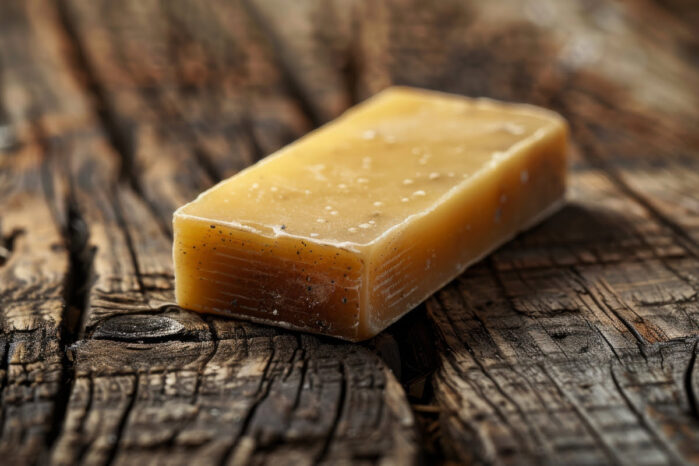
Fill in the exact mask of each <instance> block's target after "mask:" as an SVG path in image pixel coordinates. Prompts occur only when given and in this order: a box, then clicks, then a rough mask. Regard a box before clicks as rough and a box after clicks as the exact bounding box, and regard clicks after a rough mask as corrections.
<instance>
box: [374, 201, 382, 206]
mask: <svg viewBox="0 0 699 466" xmlns="http://www.w3.org/2000/svg"><path fill="white" fill-rule="evenodd" d="M382 205H383V202H381V201H375V202H374V207H381V206H382Z"/></svg>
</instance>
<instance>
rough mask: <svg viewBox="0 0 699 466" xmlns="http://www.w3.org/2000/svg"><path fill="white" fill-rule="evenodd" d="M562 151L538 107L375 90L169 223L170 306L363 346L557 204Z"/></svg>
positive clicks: (561, 124)
mask: <svg viewBox="0 0 699 466" xmlns="http://www.w3.org/2000/svg"><path fill="white" fill-rule="evenodd" d="M566 146H567V126H566V124H565V121H564V120H563V119H562V118H561V117H560V116H558V115H557V114H555V113H553V112H550V111H547V110H544V109H540V108H536V107H532V106H527V105H513V104H506V103H501V102H496V101H492V100H487V99H468V98H464V97H460V96H454V95H448V94H442V93H437V92H432V91H425V90H418V89H411V88H404V87H396V88H389V89H387V90H385V91H383V92H381V93H379V94H377V95H376V96H374V97H373V98H371V99H369V100H367V101H365V102H364V103H362V104H360V105H357V106H356V107H354V108H352V109H350V110H348V111H347V112H346V113H345V114H344V115H342V116H341V117H339V118H338V119H337V120H335V121H333V122H331V123H329V124H327V125H325V126H323V127H322V128H320V129H318V130H316V131H313V132H312V133H310V134H308V135H307V136H305V137H303V138H301V139H299V140H298V141H297V142H295V143H293V144H291V145H289V146H287V147H286V148H284V149H281V150H280V151H278V152H277V153H275V154H273V155H271V156H269V157H267V158H265V159H264V160H262V161H260V162H258V163H257V164H255V165H253V166H251V167H249V168H247V169H246V170H244V171H242V172H240V173H239V174H237V175H235V176H233V177H232V178H229V179H227V180H224V181H222V182H220V183H219V184H217V185H216V186H214V187H213V188H211V189H210V190H208V191H206V192H204V193H202V194H201V195H200V196H199V197H198V198H197V199H196V200H195V201H193V202H191V203H189V204H187V205H185V206H183V207H181V208H180V209H179V210H177V212H175V214H174V220H173V221H174V245H173V248H174V250H173V254H174V260H175V288H176V295H177V302H178V303H179V305H180V306H182V307H184V308H187V309H192V310H195V311H200V312H209V313H218V314H224V315H228V316H235V317H243V318H245V319H249V320H252V321H256V322H262V323H266V324H271V325H278V326H282V327H286V328H291V329H298V330H303V331H307V332H314V333H321V334H326V335H332V336H335V337H339V338H343V339H347V340H352V341H357V340H363V339H366V338H369V337H371V336H373V335H376V334H377V333H378V332H380V331H381V330H382V329H384V328H386V327H387V326H388V325H390V324H391V323H393V322H395V321H396V320H397V319H398V318H400V317H401V316H402V315H404V314H405V313H406V312H408V311H410V310H411V309H412V308H414V307H415V306H417V305H418V304H419V303H420V302H422V301H424V300H425V299H426V298H427V297H429V296H430V295H431V294H432V293H434V292H435V291H436V290H438V289H439V288H440V287H442V286H443V285H445V284H446V283H448V282H449V281H450V280H452V279H453V278H455V277H456V276H458V275H459V274H460V273H461V272H463V271H464V269H465V268H466V267H468V265H469V264H472V263H473V262H475V261H477V260H479V259H480V258H482V257H483V256H484V255H486V254H488V253H489V252H490V251H492V250H493V249H494V248H497V247H498V246H499V245H501V244H502V243H503V242H505V241H507V240H508V239H510V238H512V237H513V236H514V235H515V234H516V233H517V232H519V231H521V230H522V229H524V228H526V227H528V226H530V225H532V224H533V223H535V222H537V221H539V220H541V219H542V218H543V217H544V216H546V215H547V214H549V213H550V212H552V211H553V210H554V209H555V208H556V207H557V206H559V205H560V203H561V202H562V200H563V196H564V191H565V179H566V158H565V156H566Z"/></svg>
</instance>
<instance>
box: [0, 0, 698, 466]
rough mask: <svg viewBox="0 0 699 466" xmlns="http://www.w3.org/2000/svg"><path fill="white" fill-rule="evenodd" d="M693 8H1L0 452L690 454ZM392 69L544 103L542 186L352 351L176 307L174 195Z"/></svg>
mask: <svg viewBox="0 0 699 466" xmlns="http://www.w3.org/2000/svg"><path fill="white" fill-rule="evenodd" d="M696 19H697V15H696V9H695V8H694V7H693V5H692V3H691V2H683V1H679V0H670V1H667V0H663V1H660V0H658V1H652V0H625V1H621V2H602V1H597V0H595V1H585V2H582V1H580V2H554V1H541V2H537V3H533V4H532V3H530V2H517V1H514V0H505V1H501V2H477V1H466V2H463V1H457V0H445V1H440V2H421V1H417V0H380V1H371V2H369V1H359V0H353V1H339V0H338V1H328V2H319V1H313V0H303V1H300V2H283V1H278V0H232V1H223V0H216V1H213V2H206V3H201V2H193V1H188V0H176V1H168V2H165V1H155V0H149V1H140V0H139V1H136V0H128V1H125V2H108V1H106V0H100V1H87V0H61V1H60V2H57V3H53V2H49V1H47V0H30V1H27V2H22V1H19V0H9V1H5V2H2V3H0V43H2V46H1V47H0V315H1V317H2V333H1V334H0V355H1V356H2V359H0V360H1V361H2V364H1V365H0V382H1V388H2V393H1V396H2V398H1V399H2V417H1V418H0V428H1V430H0V454H2V455H3V456H2V457H3V458H4V459H7V460H8V462H9V463H12V464H30V463H37V462H38V463H42V464H73V463H87V464H114V463H118V464H133V463H137V462H144V463H167V464H171V463H178V464H179V463H181V464H211V463H218V464H262V463H284V464H299V463H301V464H310V463H362V464H363V463H389V464H391V463H392V464H411V463H415V462H418V461H420V460H423V461H424V462H429V463H432V462H435V463H445V462H460V463H474V462H475V463H486V464H539V463H546V464H561V463H563V464H568V463H570V464H579V463H587V464H590V463H592V464H686V463H699V448H698V447H697V445H699V411H698V408H697V406H698V402H697V400H698V399H699V369H698V368H697V366H698V365H699V363H697V353H698V352H699V349H698V342H699V302H698V299H699V298H698V293H697V292H698V291H699V203H698V202H697V199H699V188H698V187H699V156H698V154H699V137H698V136H697V133H696V127H697V123H699V112H697V108H698V106H697V104H699V97H697V94H696V89H697V88H699V73H698V72H697V66H696V64H697V57H698V56H699V55H697V51H698V50H699V47H698V41H697V37H696V33H695V31H696V26H697V24H696ZM394 83H395V84H410V85H417V86H423V87H428V88H433V89H439V90H444V91H449V92H456V93H460V94H464V95H470V96H489V97H494V98H500V99H506V100H514V101H521V102H527V103H532V104H536V105H541V106H545V107H548V108H552V109H554V110H557V111H559V112H561V113H562V114H563V115H564V116H565V117H566V118H567V119H568V121H569V122H570V126H571V131H572V137H573V141H574V145H573V150H572V154H571V159H572V160H571V187H570V193H569V202H568V204H567V205H566V206H565V207H564V208H563V209H562V210H561V211H560V212H559V213H558V214H556V215H554V216H553V217H552V218H550V219H549V220H547V221H546V222H545V223H544V224H542V225H540V226H538V227H536V228H534V229H532V230H531V231H529V232H527V233H525V234H522V235H520V236H519V237H518V238H516V239H515V240H513V241H512V242H510V243H509V244H507V245H506V246H504V247H503V248H501V249H500V250H498V251H496V252H495V253H494V254H492V255H491V256H490V257H488V258H487V259H485V260H484V261H483V262H481V263H480V264H478V265H476V266H475V267H473V268H471V269H469V270H468V271H466V273H464V274H463V275H462V276H461V277H459V278H458V279H457V280H455V281H454V282H453V283H451V284H450V285H448V286H447V287H445V288H444V289H442V290H440V291H439V292H438V293H437V294H435V295H434V296H433V297H431V298H430V299H429V300H428V302H427V303H426V305H424V306H420V307H419V308H418V309H417V310H416V311H414V313H413V314H412V315H410V316H408V318H406V319H404V320H403V321H401V322H399V323H398V324H397V325H395V326H394V327H392V328H390V329H389V330H388V331H387V332H384V333H383V334H381V335H380V336H379V337H377V338H376V339H374V340H373V341H371V342H369V343H367V344H365V345H350V344H345V343H340V342H336V341H333V340H330V339H324V338H318V337H312V336H308V335H303V334H296V333H292V332H286V331H282V330H278V329H272V328H267V327H262V326H256V325H252V324H248V323H243V322H238V321H234V320H225V319H220V318H215V317H210V316H200V315H197V314H193V313H190V312H187V311H184V310H181V309H179V308H177V307H176V306H175V305H174V304H173V297H172V263H171V255H170V250H171V249H170V248H171V244H170V237H171V213H172V211H173V209H174V208H176V207H177V206H179V205H180V204H182V203H183V202H186V201H188V200H190V199H192V198H193V197H194V196H195V195H196V194H197V193H198V192H200V191H201V190H202V189H205V188H206V187H208V186H210V185H211V184H212V183H214V182H216V181H217V180H219V179H222V178H224V177H227V176H229V175H231V174H233V173H235V172H237V171H238V170H240V169H242V168H244V167H245V166H247V165H249V164H251V163H253V162H255V161H256V160H258V159H260V158H262V157H264V156H265V155H267V154H268V153H270V152H272V151H274V150H276V149H277V148H279V147H281V146H283V145H284V144H286V143H288V142H290V141H292V140H294V139H296V138H297V137H299V136H301V135H302V134H304V133H305V132H306V131H308V130H309V129H311V128H313V127H314V126H318V125H320V124H322V123H324V122H326V121H329V120H330V119H332V118H334V117H335V116H337V115H338V114H339V113H341V112H342V111H343V110H344V109H345V108H347V107H348V106H349V105H351V104H353V103H356V102H357V101H359V100H362V99H364V98H366V97H368V96H370V95H371V94H373V93H375V92H376V91H378V90H380V89H382V88H383V87H385V86H388V85H390V84H394ZM409 401H410V402H409ZM411 408H412V409H411ZM418 428H419V430H420V431H419V432H418V431H417V429H418Z"/></svg>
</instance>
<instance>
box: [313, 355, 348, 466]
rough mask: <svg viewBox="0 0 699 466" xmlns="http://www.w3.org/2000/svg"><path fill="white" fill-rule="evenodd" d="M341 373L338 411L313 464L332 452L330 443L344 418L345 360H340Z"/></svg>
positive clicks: (346, 381) (345, 393)
mask: <svg viewBox="0 0 699 466" xmlns="http://www.w3.org/2000/svg"><path fill="white" fill-rule="evenodd" d="M339 367H340V375H341V376H342V383H341V384H340V394H339V396H338V400H337V411H335V416H334V417H333V421H332V424H331V425H330V429H329V430H328V435H327V436H326V437H325V440H324V441H323V446H322V448H321V449H320V451H319V452H318V456H316V457H315V458H314V459H313V464H320V463H321V462H322V461H323V460H324V459H325V458H326V457H327V455H328V453H329V452H330V445H332V442H333V440H335V433H336V432H337V428H338V425H339V423H340V419H342V412H343V411H344V410H345V397H346V395H347V383H348V380H347V368H346V367H345V362H344V361H340V362H339Z"/></svg>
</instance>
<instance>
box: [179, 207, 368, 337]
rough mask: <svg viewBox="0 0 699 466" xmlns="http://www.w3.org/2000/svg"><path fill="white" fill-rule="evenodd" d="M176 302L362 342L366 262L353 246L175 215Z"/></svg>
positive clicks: (187, 307) (206, 311)
mask: <svg viewBox="0 0 699 466" xmlns="http://www.w3.org/2000/svg"><path fill="white" fill-rule="evenodd" d="M173 224H174V242H173V257H174V262H175V296H176V299H177V303H178V305H180V306H181V307H183V308H185V309H190V310H193V311H197V312H203V313H214V314H219V315H225V316H230V317H236V318H242V319H246V320H251V321H255V322H259V323H264V324H270V325H276V326H280V327H285V328H289V329H294V330H300V331H306V332H311V333H320V334H326V335H333V336H336V337H338V338H342V339H346V340H351V341H357V340H360V339H363V338H365V337H364V333H363V332H362V328H361V322H360V319H361V313H360V310H361V306H362V304H361V296H360V292H361V287H362V279H363V262H362V260H361V258H360V257H359V256H358V255H357V254H356V252H352V251H347V250H343V249H340V248H337V247H333V246H329V245H323V244H317V243H313V242H311V241H310V240H306V239H299V238H293V237H286V236H280V237H266V236H261V235H259V234H257V233H254V232H249V231H242V230H239V229H236V228H234V227H231V226H227V225H222V224H216V223H212V222H209V221H206V220H204V219H200V218H197V217H191V216H187V215H181V214H178V215H175V217H174V221H173Z"/></svg>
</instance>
